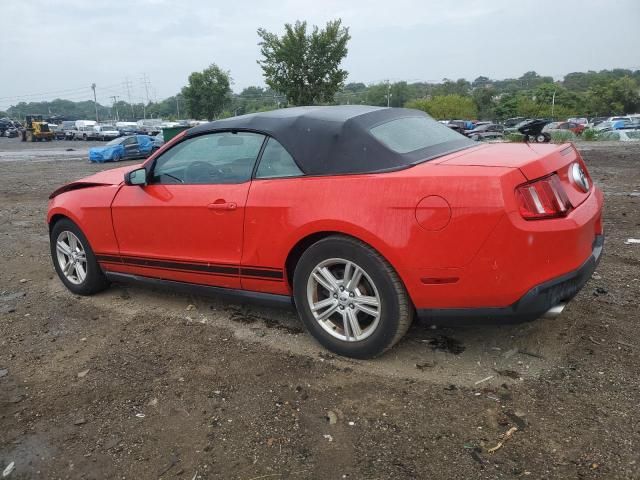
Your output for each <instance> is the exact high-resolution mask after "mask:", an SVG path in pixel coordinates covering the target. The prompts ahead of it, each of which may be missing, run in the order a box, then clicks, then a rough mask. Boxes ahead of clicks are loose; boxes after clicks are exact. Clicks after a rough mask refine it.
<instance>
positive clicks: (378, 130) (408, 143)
mask: <svg viewBox="0 0 640 480" xmlns="http://www.w3.org/2000/svg"><path fill="white" fill-rule="evenodd" d="M369 131H370V132H371V134H372V135H373V136H374V137H375V138H376V139H377V140H378V141H380V142H382V143H383V144H384V145H386V146H387V147H388V148H390V149H391V150H393V151H394V152H397V153H409V152H415V151H416V150H422V149H424V148H428V147H433V146H435V145H439V144H442V143H447V142H451V141H456V140H460V139H463V138H465V137H463V136H462V135H460V134H459V133H457V132H455V131H453V130H452V129H451V128H449V127H447V126H446V125H443V124H441V123H440V122H436V121H435V120H433V119H432V118H428V117H404V118H397V119H395V120H391V121H389V122H386V123H383V124H381V125H377V126H375V127H372V128H371V129H369Z"/></svg>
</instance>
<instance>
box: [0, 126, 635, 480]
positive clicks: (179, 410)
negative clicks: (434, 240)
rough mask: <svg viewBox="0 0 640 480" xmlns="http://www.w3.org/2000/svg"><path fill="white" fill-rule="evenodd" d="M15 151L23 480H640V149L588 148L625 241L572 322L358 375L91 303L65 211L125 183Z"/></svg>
mask: <svg viewBox="0 0 640 480" xmlns="http://www.w3.org/2000/svg"><path fill="white" fill-rule="evenodd" d="M14 140H15V139H4V138H0V172H1V173H0V257H1V260H0V471H2V470H4V469H5V468H7V467H8V466H9V465H10V464H13V465H14V467H13V470H12V471H11V473H8V475H7V477H6V478H9V479H27V478H44V479H58V478H60V479H67V478H69V479H75V478H86V479H93V478H96V479H97V478H121V479H125V478H126V479H150V478H153V479H158V478H161V479H174V478H179V479H187V480H194V479H247V480H249V479H276V480H280V479H342V478H348V479H391V478H393V479H405V478H407V479H409V478H429V479H441V478H442V479H475V478H487V479H488V478H491V479H493V478H505V479H511V478H520V477H525V478H532V479H540V478H563V479H565V478H566V479H573V478H584V479H591V478H602V479H605V478H606V479H611V478H628V479H632V478H635V479H638V478H640V456H639V455H638V451H639V449H640V414H638V409H639V407H640V373H639V372H640V338H639V332H640V325H639V324H638V323H639V322H640V310H639V308H638V298H640V245H638V244H629V245H627V244H625V240H627V239H628V238H640V145H633V144H617V145H602V144H590V143H585V144H582V145H581V146H580V148H581V150H582V153H583V156H584V158H585V160H586V162H587V164H588V167H589V169H590V171H591V174H592V176H593V178H594V180H595V181H596V183H597V184H598V185H599V186H600V187H601V188H603V189H604V191H605V195H606V216H605V231H606V236H607V239H606V244H605V254H604V258H603V260H602V263H601V264H600V266H599V268H598V271H597V272H596V274H594V276H593V278H592V279H591V281H590V282H589V283H588V284H587V286H586V287H585V288H584V290H583V291H582V292H581V293H580V294H579V296H578V297H577V298H576V299H574V301H573V302H571V303H570V304H569V306H568V307H567V309H566V310H565V312H564V313H563V314H562V315H561V316H560V317H558V318H557V319H554V320H539V321H536V322H533V323H530V324H525V325H517V326H508V327H505V326H502V327H498V326H493V327H482V328H480V327H474V328H459V329H432V328H430V326H428V325H424V324H420V323H416V324H414V326H413V327H412V328H411V330H410V331H409V333H408V334H407V336H406V338H405V339H404V340H403V341H402V342H401V343H400V344H399V345H398V346H397V347H396V348H394V349H393V350H391V351H390V352H388V353H387V354H386V355H384V356H383V357H382V358H379V359H376V360H374V361H353V360H348V359H344V358H338V357H335V356H333V355H330V354H329V353H328V352H326V351H324V350H323V349H322V348H321V347H320V346H319V345H318V344H316V343H315V342H314V341H313V340H312V339H311V338H310V337H309V336H307V335H306V334H305V333H303V332H302V329H301V327H300V324H299V322H298V320H297V319H296V317H295V315H294V314H293V313H292V312H289V311H286V310H284V311H283V310H271V309H267V308H262V307H255V306H254V307H250V306H245V305H240V304H231V303H224V302H222V301H220V300H217V299H215V298H200V297H190V296H185V295H177V294H173V293H171V292H168V291H163V290H157V291H155V290H148V289H144V288H141V287H133V286H124V285H114V286H112V288H111V289H109V290H108V291H106V292H104V293H102V294H100V295H97V296H94V297H89V298H84V297H78V296H74V295H73V294H71V293H70V292H68V291H67V290H66V289H64V288H63V286H62V284H61V282H60V281H59V280H58V279H57V277H55V274H54V270H53V267H52V264H51V260H50V257H49V250H48V235H47V226H46V224H45V220H44V218H45V211H46V207H47V196H48V194H49V193H50V192H51V191H52V190H53V189H54V188H55V187H57V186H59V185H61V184H63V183H65V182H68V181H70V180H73V179H77V178H80V177H83V176H86V175H88V174H91V173H93V172H96V171H99V170H103V169H108V168H113V166H114V165H112V164H106V165H95V164H90V163H88V162H87V161H86V149H87V147H88V145H87V144H83V143H81V142H76V143H73V142H53V143H51V144H28V145H25V144H21V143H20V142H18V141H14ZM67 148H73V149H74V150H73V151H67ZM123 163H124V162H123ZM488 377H491V378H488ZM483 380H484V381H483ZM512 427H516V428H517V430H516V431H515V432H514V431H513V430H512V434H511V435H510V438H508V439H507V440H506V441H505V442H504V444H503V446H502V447H501V448H499V449H498V450H496V451H495V452H494V453H491V452H490V449H491V448H492V447H495V446H497V445H499V443H498V442H499V441H500V440H501V436H502V435H503V434H505V432H507V431H509V430H510V429H512ZM513 432H514V433H513ZM0 478H1V477H0Z"/></svg>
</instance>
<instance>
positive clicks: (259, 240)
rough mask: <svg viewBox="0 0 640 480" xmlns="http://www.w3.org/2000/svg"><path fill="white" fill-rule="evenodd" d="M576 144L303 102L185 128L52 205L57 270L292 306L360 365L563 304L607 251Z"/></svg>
mask: <svg viewBox="0 0 640 480" xmlns="http://www.w3.org/2000/svg"><path fill="white" fill-rule="evenodd" d="M602 204H603V195H602V192H601V191H600V190H599V189H598V188H596V187H595V186H594V185H593V182H592V180H591V178H590V177H589V174H588V172H587V169H586V167H585V164H584V162H583V161H582V159H581V157H580V155H579V154H578V152H577V151H576V149H575V148H574V146H572V145H571V144H565V145H542V144H536V145H526V144H515V143H514V144H508V143H502V144H491V145H486V144H482V145H479V144H478V143H477V142H473V141H472V140H470V139H468V138H466V137H464V136H462V135H460V134H458V133H456V132H454V131H453V130H451V129H450V128H448V127H447V126H445V125H442V124H440V123H438V122H436V121H434V120H433V119H432V118H431V117H429V116H428V115H426V114H424V113H422V112H419V111H415V110H406V109H395V108H376V107H365V106H339V107H300V108H290V109H282V110H276V111H272V112H265V113H259V114H253V115H246V116H241V117H234V118H231V119H226V120H219V121H215V122H212V123H208V124H205V125H200V126H198V127H194V128H192V129H190V130H187V131H186V132H183V133H182V134H181V135H179V136H177V137H176V138H174V139H172V140H171V141H170V142H168V143H167V144H166V145H164V146H163V147H162V148H161V149H160V150H158V151H157V152H156V153H155V154H154V155H152V156H151V157H150V158H149V159H148V160H146V161H145V162H144V163H143V164H141V165H134V166H132V165H130V166H127V167H122V168H117V169H113V170H107V171H103V172H101V173H98V174H95V175H92V176H90V177H88V178H85V179H82V180H78V181H76V182H73V183H70V184H68V185H66V186H63V187H61V188H59V189H58V190H56V191H55V192H53V193H52V194H51V197H50V203H49V211H48V217H47V220H48V223H49V230H50V235H51V254H52V257H53V263H54V265H55V269H56V271H57V272H58V275H59V276H60V279H61V280H62V282H63V283H64V284H65V285H66V286H67V288H68V289H69V290H71V291H72V292H74V293H77V294H81V295H89V294H92V293H96V292H99V291H100V290H103V289H105V288H106V287H107V286H108V285H109V283H110V282H111V281H141V282H146V283H148V284H151V285H167V286H170V287H172V288H174V289H176V288H187V289H190V290H193V291H195V292H200V293H209V292H213V293H219V294H227V295H231V296H235V297H236V298H239V299H240V300H241V301H252V300H258V301H263V302H275V303H281V304H282V303H286V304H288V305H291V304H294V305H295V307H296V309H297V311H298V313H299V316H300V318H301V320H302V322H303V323H304V325H305V327H306V329H307V330H308V331H309V332H310V333H311V334H312V335H313V336H314V337H315V338H316V339H317V340H318V341H319V342H320V343H321V344H322V345H324V346H325V347H326V348H328V349H330V350H332V351H334V352H337V353H338V354H341V355H346V356H352V357H357V358H368V357H373V356H376V355H379V354H381V353H382V352H384V351H385V350H387V349H389V348H390V347H391V346H393V345H394V344H395V343H396V342H397V341H398V340H399V339H400V338H401V337H402V336H403V335H404V333H405V332H406V331H407V329H408V328H409V325H410V324H411V322H412V320H413V318H414V317H415V316H416V315H417V316H418V317H422V318H425V319H427V320H428V321H429V322H431V323H435V324H438V325H445V324H456V323H466V324H469V323H478V322H500V321H504V322H513V321H528V320H533V319H536V318H538V317H540V316H543V315H545V314H546V313H548V312H552V313H553V312H555V313H558V312H559V311H561V310H562V308H563V306H564V304H565V303H566V302H567V301H568V300H570V299H571V298H572V297H574V296H575V295H576V293H577V292H578V291H579V290H580V289H581V288H582V287H583V286H584V284H585V283H586V282H587V280H588V279H589V278H590V277H591V274H592V272H593V271H594V269H595V268H596V265H597V263H598V261H599V259H600V256H601V252H602V248H603V239H604V237H603V230H602Z"/></svg>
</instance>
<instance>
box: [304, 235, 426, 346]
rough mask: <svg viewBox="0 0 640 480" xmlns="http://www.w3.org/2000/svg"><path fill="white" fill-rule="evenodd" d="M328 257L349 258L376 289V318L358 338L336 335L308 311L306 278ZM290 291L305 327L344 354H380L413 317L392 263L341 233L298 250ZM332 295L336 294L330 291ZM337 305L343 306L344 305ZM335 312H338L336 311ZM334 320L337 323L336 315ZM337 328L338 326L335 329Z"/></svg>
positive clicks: (318, 339) (400, 336)
mask: <svg viewBox="0 0 640 480" xmlns="http://www.w3.org/2000/svg"><path fill="white" fill-rule="evenodd" d="M329 259H344V260H346V261H349V262H353V263H354V264H355V265H357V266H359V267H360V268H361V269H362V270H364V272H366V275H368V277H369V279H370V280H371V281H372V283H373V287H374V288H375V289H377V293H378V295H379V298H380V306H379V320H378V323H377V326H376V327H375V328H373V329H372V333H370V334H369V336H368V337H366V338H364V339H362V340H358V341H353V340H352V341H347V340H341V339H339V338H336V336H334V335H332V334H331V333H329V332H328V331H327V330H326V329H325V327H323V326H321V324H320V322H319V321H318V320H316V318H315V317H314V314H313V313H312V311H311V306H310V305H309V300H308V298H307V287H308V282H309V278H310V276H311V275H312V273H313V271H314V269H315V268H316V266H318V265H319V264H320V263H322V262H323V261H326V260H329ZM327 292H328V290H327ZM293 294H294V299H295V303H296V308H297V310H298V315H299V316H300V319H301V320H302V323H303V324H304V326H305V328H306V329H307V331H308V332H309V333H310V334H311V335H312V336H313V337H314V338H315V339H316V340H317V341H318V342H320V344H322V345H323V346H324V347H325V348H327V349H328V350H331V351H332V352H334V353H337V354H339V355H343V356H346V357H353V358H363V359H364V358H373V357H376V356H378V355H381V354H382V353H384V352H385V351H387V350H388V349H390V348H391V347H393V345H395V344H396V343H397V342H398V341H399V340H400V339H401V338H402V337H403V336H404V334H405V333H406V332H407V330H408V329H409V326H410V325H411V322H412V321H413V315H414V308H413V305H412V303H411V300H410V299H409V295H408V294H407V291H406V289H405V287H404V285H403V283H402V281H401V280H400V278H399V277H398V274H397V273H396V272H395V270H394V269H393V267H392V266H391V265H390V264H389V263H388V262H387V261H386V260H385V259H384V258H383V257H382V256H381V255H380V254H379V253H378V252H377V251H375V250H374V249H373V248H371V247H370V246H368V245H366V244H364V243H362V242H360V241H358V240H356V239H353V238H350V237H346V236H342V235H332V236H330V237H326V238H324V239H322V240H320V241H318V242H316V243H314V244H313V245H311V246H310V247H309V248H308V249H307V250H306V251H305V252H304V253H303V254H302V256H301V257H300V260H299V261H298V264H297V265H296V267H295V272H294V275H293ZM327 297H328V296H327ZM334 298H337V297H335V295H334ZM347 302H349V300H347ZM341 308H342V310H343V311H344V310H345V308H344V307H341ZM346 308H349V307H346ZM356 312H357V311H356ZM336 313H337V314H338V315H340V312H339V311H336ZM356 315H357V314H356ZM332 316H333V314H332ZM356 318H357V317H356ZM336 323H340V322H339V317H338V320H337V321H336ZM333 330H336V327H333ZM339 330H340V329H339V327H338V333H339ZM343 330H344V329H343ZM363 331H364V330H363ZM352 338H353V337H352Z"/></svg>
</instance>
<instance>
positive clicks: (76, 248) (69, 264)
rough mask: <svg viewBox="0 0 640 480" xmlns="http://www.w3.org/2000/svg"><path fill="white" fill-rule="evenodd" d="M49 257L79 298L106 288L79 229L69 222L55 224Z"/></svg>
mask: <svg viewBox="0 0 640 480" xmlns="http://www.w3.org/2000/svg"><path fill="white" fill-rule="evenodd" d="M49 241H50V244H51V257H52V259H53V265H54V267H55V269H56V272H57V274H58V276H59V277H60V280H62V283H64V285H65V286H66V287H67V288H68V289H69V290H71V291H72V292H73V293H76V294H78V295H91V294H93V293H97V292H99V291H101V290H104V289H105V288H107V286H109V282H108V280H107V278H106V277H105V275H104V273H103V272H102V269H101V268H100V265H98V262H97V260H96V257H95V255H94V253H93V250H92V249H91V246H90V245H89V242H88V241H87V237H85V236H84V234H83V233H82V230H80V228H78V226H77V225H76V224H75V223H73V222H72V221H71V220H68V219H66V218H65V219H62V220H59V221H57V222H56V223H55V225H54V226H53V228H52V229H51V236H50V239H49Z"/></svg>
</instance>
